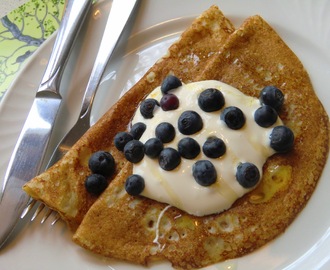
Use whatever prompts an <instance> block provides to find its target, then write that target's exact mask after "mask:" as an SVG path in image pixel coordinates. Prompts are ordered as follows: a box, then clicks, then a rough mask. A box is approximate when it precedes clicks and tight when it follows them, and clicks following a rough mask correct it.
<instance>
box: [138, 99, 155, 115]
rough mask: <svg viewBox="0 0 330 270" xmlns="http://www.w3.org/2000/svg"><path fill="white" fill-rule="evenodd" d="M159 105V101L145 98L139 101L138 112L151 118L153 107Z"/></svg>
mask: <svg viewBox="0 0 330 270" xmlns="http://www.w3.org/2000/svg"><path fill="white" fill-rule="evenodd" d="M156 106H159V102H158V101H157V100H156V99H153V98H147V99H145V100H143V101H142V102H141V105H140V113H141V114H142V116H143V117H144V118H146V119H151V118H153V117H154V109H155V107H156Z"/></svg>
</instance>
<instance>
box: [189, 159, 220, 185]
mask: <svg viewBox="0 0 330 270" xmlns="http://www.w3.org/2000/svg"><path fill="white" fill-rule="evenodd" d="M192 170H193V176H194V178H195V180H196V182H197V183H198V184H200V185H201V186H204V187H207V186H210V185H212V184H214V183H215V182H216V180H217V171H216V169H215V167H214V165H213V164H212V162H210V161H209V160H199V161H197V162H196V163H195V164H194V165H193V168H192Z"/></svg>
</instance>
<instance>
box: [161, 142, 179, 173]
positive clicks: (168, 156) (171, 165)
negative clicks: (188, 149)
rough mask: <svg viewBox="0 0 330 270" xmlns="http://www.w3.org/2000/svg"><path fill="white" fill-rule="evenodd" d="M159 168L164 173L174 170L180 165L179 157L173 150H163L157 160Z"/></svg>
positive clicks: (169, 148)
mask: <svg viewBox="0 0 330 270" xmlns="http://www.w3.org/2000/svg"><path fill="white" fill-rule="evenodd" d="M158 162H159V166H160V167H161V168H162V169H163V170H165V171H172V170H174V169H175V168H176V167H177V166H179V164H180V163H181V157H180V154H179V152H178V151H176V150H175V149H174V148H171V147H167V148H164V149H163V150H162V151H161V152H160V154H159V158H158Z"/></svg>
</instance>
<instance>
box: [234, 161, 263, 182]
mask: <svg viewBox="0 0 330 270" xmlns="http://www.w3.org/2000/svg"><path fill="white" fill-rule="evenodd" d="M236 179H237V181H238V183H239V184H240V185H241V186H242V187H244V188H252V187H254V186H255V185H256V184H258V182H259V180H260V172H259V170H258V168H257V166H255V165H254V164H252V163H249V162H245V163H240V164H239V165H238V166H237V171H236Z"/></svg>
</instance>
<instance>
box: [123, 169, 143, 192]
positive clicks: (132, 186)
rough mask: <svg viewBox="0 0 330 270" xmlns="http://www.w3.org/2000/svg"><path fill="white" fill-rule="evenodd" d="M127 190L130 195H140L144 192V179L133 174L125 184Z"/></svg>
mask: <svg viewBox="0 0 330 270" xmlns="http://www.w3.org/2000/svg"><path fill="white" fill-rule="evenodd" d="M125 190H126V192H127V193H128V194H129V195H132V196H137V195H140V194H141V192H142V191H143V190H144V179H143V177H142V176H140V175H138V174H132V175H130V176H129V177H127V179H126V182H125Z"/></svg>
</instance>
